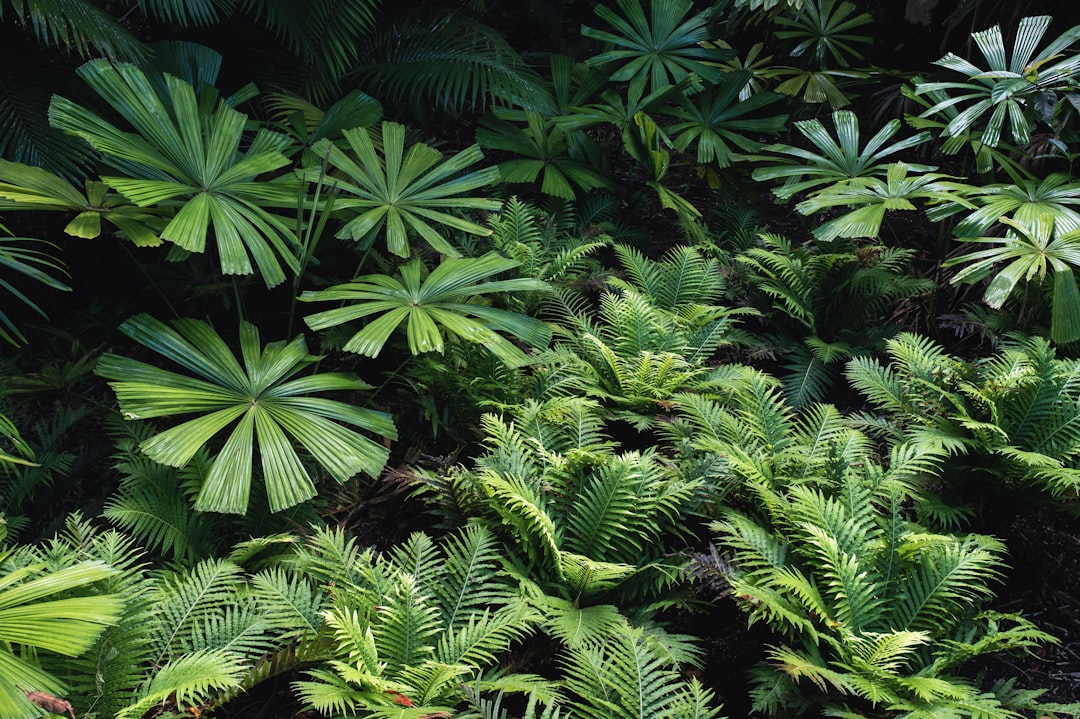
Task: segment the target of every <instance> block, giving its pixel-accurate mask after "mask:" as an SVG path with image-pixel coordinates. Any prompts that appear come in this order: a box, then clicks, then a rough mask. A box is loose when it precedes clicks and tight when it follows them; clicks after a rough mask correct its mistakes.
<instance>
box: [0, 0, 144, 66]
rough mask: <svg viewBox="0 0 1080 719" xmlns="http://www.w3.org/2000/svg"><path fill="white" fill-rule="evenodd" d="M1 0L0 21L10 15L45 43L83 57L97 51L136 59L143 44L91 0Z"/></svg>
mask: <svg viewBox="0 0 1080 719" xmlns="http://www.w3.org/2000/svg"><path fill="white" fill-rule="evenodd" d="M8 4H9V3H8V2H0V22H3V23H5V24H6V23H7V22H9V18H10V19H11V20H14V21H15V22H16V23H18V24H19V25H22V26H23V27H30V28H32V30H33V33H34V35H35V36H36V37H37V39H38V40H39V41H40V42H42V43H45V44H47V45H52V46H55V47H59V48H63V49H64V50H74V51H75V52H76V53H78V54H79V55H81V56H82V57H91V56H93V55H96V54H98V53H101V54H104V55H107V56H109V57H111V58H114V59H116V58H119V59H138V58H140V57H142V56H143V55H144V52H145V50H144V48H143V47H142V45H141V44H140V43H139V41H138V40H136V39H135V37H134V36H132V34H131V33H130V32H129V31H128V30H127V28H125V27H124V26H123V25H122V24H120V22H118V21H117V20H116V19H115V18H114V17H113V16H112V15H111V14H110V13H109V12H108V11H107V10H105V9H104V8H103V7H101V6H100V5H99V4H97V3H95V2H90V0H11V1H10V5H11V9H10V10H9V11H8V13H10V14H8V13H5V12H4V8H5V7H6V6H7V5H8Z"/></svg>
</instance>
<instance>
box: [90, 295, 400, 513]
mask: <svg viewBox="0 0 1080 719" xmlns="http://www.w3.org/2000/svg"><path fill="white" fill-rule="evenodd" d="M173 325H174V327H175V329H172V328H170V327H168V326H167V325H165V324H163V323H161V322H159V321H157V320H155V319H153V318H151V317H149V316H146V315H139V316H137V317H133V318H132V319H130V320H128V321H127V322H126V323H124V325H122V327H121V330H122V331H124V332H125V333H126V334H127V335H128V336H130V337H132V338H134V339H135V340H136V341H138V342H140V343H142V344H144V345H146V346H148V347H150V348H151V349H153V350H154V351H156V352H158V353H160V354H162V355H164V356H165V357H167V358H168V359H171V360H173V361H174V362H176V363H178V364H180V365H181V366H182V367H184V368H186V369H188V370H190V371H191V372H194V373H195V374H196V375H198V376H199V377H200V378H201V379H193V378H191V377H187V376H185V375H181V374H178V373H175V372H170V371H167V370H163V369H160V368H157V367H153V366H151V365H148V364H145V363H143V362H138V361H136V360H132V359H128V358H125V357H119V356H116V355H111V354H110V355H105V356H104V357H102V359H101V361H100V362H99V364H98V369H97V371H98V373H99V374H101V375H102V376H104V377H107V378H109V379H111V380H114V381H113V382H112V383H111V386H112V387H113V389H114V390H115V391H116V393H117V398H118V401H119V403H120V407H121V411H122V412H123V413H124V416H125V417H127V418H128V419H150V418H154V417H171V416H174V415H178V414H189V413H198V414H200V416H199V417H197V418H195V419H192V420H188V421H186V422H184V423H182V424H180V425H177V426H175V427H172V428H171V429H168V430H165V431H164V432H160V433H158V434H156V435H154V436H153V437H151V438H149V439H147V440H145V441H144V442H142V443H141V444H140V447H141V449H142V450H143V451H144V452H145V453H146V454H147V455H148V456H149V457H151V458H152V459H154V460H155V461H158V462H161V463H162V464H167V465H169V466H172V467H181V466H183V465H185V464H187V463H188V462H189V461H190V460H191V458H192V457H193V456H194V455H195V453H196V452H197V451H199V449H200V448H202V447H203V446H205V445H206V443H207V442H209V441H210V439H211V438H212V437H214V436H215V435H216V434H217V433H219V432H220V431H221V430H223V429H225V428H226V427H227V426H228V425H229V424H231V423H232V422H234V421H236V420H239V422H238V423H237V424H236V426H235V428H234V429H233V430H232V432H231V433H230V434H229V439H228V440H227V441H226V442H225V444H224V446H223V447H222V448H221V451H220V452H219V453H218V454H217V456H216V457H215V459H214V461H213V464H212V465H211V467H210V471H209V474H208V475H207V476H206V478H205V480H204V482H203V484H202V488H201V490H200V492H199V496H198V499H197V501H196V508H197V509H208V510H211V511H222V512H238V513H241V514H242V513H243V512H244V511H245V510H246V508H247V503H248V497H249V493H250V485H251V478H252V474H253V467H252V459H253V455H254V453H255V447H256V446H258V452H259V455H260V457H261V459H262V475H263V480H264V481H265V483H266V487H267V492H268V495H269V500H270V507H271V509H272V510H274V511H278V510H281V509H284V508H286V507H290V506H293V505H295V504H298V503H299V502H302V501H304V500H305V499H308V498H310V497H312V496H314V495H315V487H314V483H313V482H312V480H311V477H310V475H309V474H308V470H307V469H305V468H304V466H303V464H302V463H301V462H300V458H299V456H298V455H297V454H296V450H295V449H294V448H293V446H292V444H291V442H290V439H289V437H292V438H293V439H295V440H296V441H297V442H299V443H300V444H301V445H302V446H303V447H304V448H305V449H306V450H307V451H308V452H310V453H311V454H312V456H313V457H314V458H315V459H316V461H318V463H319V464H320V465H321V466H322V467H324V468H325V469H326V470H327V471H328V472H329V473H330V474H331V475H332V476H333V477H334V478H335V479H337V480H338V481H339V482H344V481H345V480H346V479H348V478H350V477H352V476H353V475H355V474H357V473H358V472H366V473H367V474H369V475H372V476H375V475H377V474H378V473H379V472H380V471H381V470H382V466H383V464H384V463H385V462H386V457H387V453H388V450H387V449H386V448H385V447H383V446H382V445H380V444H379V443H377V442H375V441H374V440H372V439H369V438H367V437H365V436H363V435H361V434H359V433H358V432H356V431H354V430H352V429H348V428H347V427H345V426H343V425H342V424H339V423H345V424H348V425H353V426H355V427H359V428H361V429H365V430H370V431H373V432H376V433H378V434H380V435H382V436H385V437H394V436H396V434H395V429H394V425H393V423H392V422H391V421H390V419H389V418H388V417H387V416H386V415H384V414H382V413H380V412H375V411H372V410H368V409H363V408H360V407H356V406H354V405H349V404H346V403H344V402H339V401H335V400H328V399H324V398H321V397H313V396H311V395H312V394H314V393H317V392H323V391H329V390H357V389H364V388H367V385H365V384H364V383H362V382H360V381H359V380H358V379H356V378H355V377H351V376H348V375H345V374H317V375H311V376H308V377H301V378H295V376H296V375H297V374H298V373H299V372H300V371H302V370H303V369H304V368H305V367H306V366H307V365H309V364H311V363H312V362H314V361H315V358H313V357H311V356H310V355H308V353H307V346H306V343H305V342H304V338H303V337H297V338H296V339H294V340H293V341H291V342H288V343H286V342H274V343H271V344H269V345H267V346H266V347H265V348H260V344H259V333H258V330H257V329H256V328H255V327H254V326H253V325H249V324H244V325H242V326H241V329H240V346H241V354H242V355H243V362H244V365H243V367H242V366H241V365H240V363H239V362H237V360H236V358H235V357H234V356H233V354H232V352H231V351H230V350H229V348H228V346H227V345H226V344H225V341H224V340H222V339H221V337H220V336H219V335H218V334H217V333H216V332H214V331H213V330H212V329H211V328H210V327H209V326H208V325H207V324H205V323H204V322H201V321H197V320H178V321H176V322H174V323H173Z"/></svg>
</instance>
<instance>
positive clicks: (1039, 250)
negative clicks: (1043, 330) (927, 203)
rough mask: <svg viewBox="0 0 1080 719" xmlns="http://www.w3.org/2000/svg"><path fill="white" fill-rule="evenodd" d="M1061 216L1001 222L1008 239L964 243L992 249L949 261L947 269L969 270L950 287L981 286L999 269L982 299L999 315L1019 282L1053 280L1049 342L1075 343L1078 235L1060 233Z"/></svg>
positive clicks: (1078, 331)
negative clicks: (966, 283)
mask: <svg viewBox="0 0 1080 719" xmlns="http://www.w3.org/2000/svg"><path fill="white" fill-rule="evenodd" d="M1057 216H1058V214H1049V213H1041V214H1040V215H1039V216H1038V217H1037V218H1035V219H1034V220H1032V221H1030V222H1020V221H1015V220H1011V219H1009V218H1007V217H1002V218H1000V221H1001V222H1002V223H1003V224H1005V225H1007V226H1008V230H1007V232H1006V234H1005V236H1004V237H979V238H974V239H965V238H961V239H963V241H965V242H973V243H978V244H984V245H995V247H991V248H990V249H985V250H978V251H976V252H970V253H968V254H965V255H961V256H959V257H954V258H951V259H949V260H948V261H946V263H945V264H946V265H948V266H953V265H961V264H964V265H966V266H965V267H964V268H963V269H962V270H960V271H959V272H957V273H956V275H954V276H953V278H952V279H951V280H950V283H953V284H955V283H960V282H977V281H979V280H982V279H984V278H986V277H987V276H988V275H989V274H990V273H991V272H992V271H994V270H995V269H996V267H997V266H998V265H999V264H1002V263H1006V264H1005V266H1004V267H1002V268H1001V269H999V270H996V274H995V275H994V278H993V279H992V280H991V281H990V283H989V284H988V285H987V287H986V291H985V293H983V301H984V302H986V304H988V305H990V306H991V307H993V308H994V309H999V308H1000V307H1001V306H1002V305H1003V304H1005V301H1006V300H1007V299H1008V298H1009V296H1010V295H1011V294H1012V293H1013V290H1014V289H1015V288H1016V286H1017V285H1018V284H1019V283H1020V281H1021V280H1023V281H1025V282H1030V281H1031V280H1033V279H1036V278H1037V279H1038V280H1040V281H1041V280H1044V279H1046V278H1047V277H1048V276H1049V275H1053V288H1054V289H1053V298H1052V300H1051V304H1050V336H1051V338H1053V340H1054V341H1055V342H1072V341H1073V340H1076V339H1078V338H1080V288H1078V287H1077V284H1076V276H1075V274H1074V272H1073V268H1075V267H1077V266H1080V229H1075V230H1068V229H1066V228H1067V227H1069V226H1070V223H1068V222H1067V223H1066V227H1065V228H1057V229H1055V228H1056V222H1055V220H1056V217H1057Z"/></svg>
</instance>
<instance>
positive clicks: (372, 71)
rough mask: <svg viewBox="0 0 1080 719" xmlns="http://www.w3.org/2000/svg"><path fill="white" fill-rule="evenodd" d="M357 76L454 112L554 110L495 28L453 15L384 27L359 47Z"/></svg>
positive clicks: (375, 89) (381, 90)
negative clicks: (516, 108)
mask: <svg viewBox="0 0 1080 719" xmlns="http://www.w3.org/2000/svg"><path fill="white" fill-rule="evenodd" d="M359 57H360V58H363V61H362V62H361V63H360V64H358V65H357V66H356V67H355V70H354V72H355V73H356V76H357V77H358V78H359V79H360V80H361V81H363V82H364V86H365V87H367V88H369V89H370V91H371V92H372V93H373V94H375V95H377V96H378V95H382V96H384V97H386V98H387V99H392V100H395V101H402V100H404V101H408V102H412V103H421V102H423V103H430V104H432V105H435V106H436V107H438V108H440V109H442V110H444V111H449V112H453V113H460V112H463V111H466V110H483V109H486V108H488V107H491V106H503V107H508V106H520V107H525V108H530V109H535V110H539V111H550V110H551V109H552V101H551V99H550V95H549V92H548V90H547V88H546V87H545V86H544V84H543V82H542V81H541V79H540V77H539V76H538V75H537V74H536V73H535V72H534V71H533V70H532V69H531V68H529V67H528V65H526V64H525V62H524V61H522V59H521V58H520V57H519V56H518V54H517V53H516V52H515V51H514V50H513V49H512V48H511V47H510V46H509V45H508V44H507V43H506V41H505V40H504V39H503V38H502V37H501V36H500V35H499V34H498V33H496V32H495V31H494V30H492V29H491V28H489V27H487V26H485V25H482V24H480V23H478V22H475V21H471V20H467V19H465V18H461V17H457V16H450V17H447V18H444V19H440V20H437V21H435V22H422V21H403V22H399V23H397V24H395V25H392V26H390V27H387V28H381V29H379V30H378V31H377V32H376V33H374V34H373V35H372V36H371V37H370V38H369V39H368V41H367V42H366V43H364V44H363V45H362V46H361V47H360V52H359Z"/></svg>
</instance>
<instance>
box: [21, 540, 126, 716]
mask: <svg viewBox="0 0 1080 719" xmlns="http://www.w3.org/2000/svg"><path fill="white" fill-rule="evenodd" d="M44 569H45V567H44V566H43V565H41V564H28V565H24V566H21V567H19V568H17V569H14V570H12V571H9V572H7V573H6V574H3V575H0V641H2V642H3V648H0V712H3V714H4V716H9V717H12V718H13V719H16V718H22V717H33V716H37V715H38V713H39V712H38V711H37V708H36V707H35V706H34V705H33V704H31V702H30V700H29V699H28V698H27V695H26V694H25V692H45V693H47V694H53V695H56V694H62V693H63V691H64V685H63V683H62V682H60V681H59V680H58V679H57V678H56V677H54V676H51V675H50V674H49V673H48V672H46V671H44V670H42V669H41V668H40V667H38V666H35V665H34V664H33V663H29V662H27V661H26V660H25V659H24V658H22V657H21V656H20V654H21V652H20V654H17V653H15V652H14V651H13V650H12V649H13V647H27V648H31V647H32V648H37V649H43V650H46V651H49V652H57V653H59V654H63V655H66V656H76V655H78V654H81V653H83V652H84V651H86V650H87V649H89V648H90V647H91V646H92V645H93V643H94V640H95V639H96V638H97V637H98V635H99V634H100V633H101V632H102V631H103V630H104V629H105V627H106V626H108V625H110V624H115V623H116V622H117V620H118V619H119V618H120V615H121V610H122V607H123V598H122V597H120V596H118V595H115V594H94V593H90V594H86V595H84V596H68V597H63V595H64V594H65V593H67V592H70V591H72V590H77V589H82V588H87V587H89V586H90V585H92V584H94V583H95V582H99V581H101V580H103V579H106V578H108V577H109V576H110V575H112V574H113V573H114V570H112V569H110V568H109V567H108V566H106V565H105V564H104V563H102V562H96V561H87V562H82V563H79V564H74V565H73V566H68V567H66V568H63V569H59V570H56V571H51V572H48V573H43V570H44ZM55 595H61V598H55Z"/></svg>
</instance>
